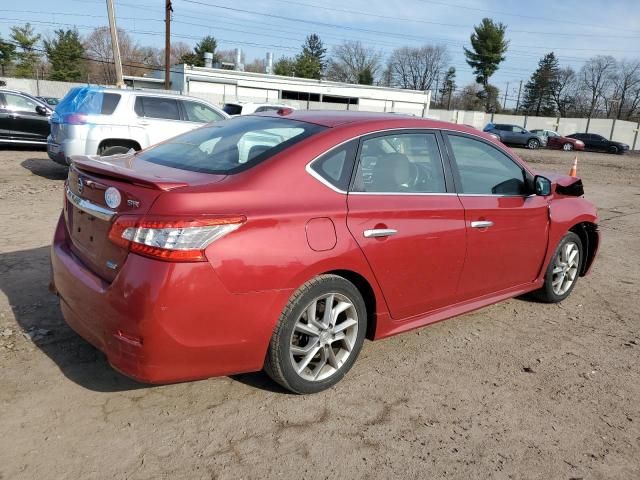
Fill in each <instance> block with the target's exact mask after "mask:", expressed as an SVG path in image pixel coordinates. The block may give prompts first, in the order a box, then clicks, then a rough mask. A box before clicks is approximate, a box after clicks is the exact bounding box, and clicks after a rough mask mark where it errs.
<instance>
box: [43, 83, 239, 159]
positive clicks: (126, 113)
mask: <svg viewBox="0 0 640 480" xmlns="http://www.w3.org/2000/svg"><path fill="white" fill-rule="evenodd" d="M225 118H229V115H227V114H226V113H225V112H224V111H222V110H221V109H219V108H218V107H215V106H214V105H211V104H210V103H208V102H205V101H204V100H200V99H197V98H193V97H187V96H184V95H176V94H168V93H156V92H152V91H143V90H122V89H116V88H102V87H92V86H88V87H77V88H73V89H71V90H70V91H69V93H67V95H66V96H65V97H64V98H63V99H62V100H61V101H60V103H59V104H58V105H57V106H56V110H55V112H54V113H53V115H52V116H51V119H50V120H49V122H50V124H51V134H50V135H49V137H48V139H47V153H48V154H49V158H51V159H52V160H53V161H55V162H58V163H60V164H62V165H68V164H69V163H70V161H69V159H70V157H71V156H73V155H96V154H98V155H103V156H107V155H114V154H117V153H126V152H127V151H129V150H130V149H132V148H133V149H134V150H141V149H143V148H146V147H148V146H150V145H153V144H156V143H158V142H161V141H163V140H166V139H168V138H171V137H174V136H176V135H178V134H180V133H183V132H186V131H188V130H191V129H194V128H196V127H199V126H201V125H203V124H204V123H208V122H214V121H216V120H223V119H225Z"/></svg>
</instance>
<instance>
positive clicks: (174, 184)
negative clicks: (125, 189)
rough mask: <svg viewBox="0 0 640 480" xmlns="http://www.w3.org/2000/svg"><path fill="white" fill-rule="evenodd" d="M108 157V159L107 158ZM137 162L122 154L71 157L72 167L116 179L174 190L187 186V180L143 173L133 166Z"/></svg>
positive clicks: (157, 188)
mask: <svg viewBox="0 0 640 480" xmlns="http://www.w3.org/2000/svg"><path fill="white" fill-rule="evenodd" d="M106 158H108V160H105V159H106ZM135 162H140V160H137V159H136V158H135V156H134V155H131V154H128V153H126V154H122V155H112V156H110V157H100V156H98V155H76V156H72V157H71V165H72V167H74V168H76V169H78V170H82V171H85V172H89V173H95V174H98V175H100V176H103V177H108V178H111V179H113V180H116V181H118V180H119V181H122V180H125V181H127V182H130V183H133V184H136V185H141V186H143V187H147V188H154V189H156V190H164V191H166V192H168V191H169V190H174V189H176V188H181V187H186V186H188V185H189V183H187V182H181V181H179V180H176V179H175V178H166V177H161V176H157V175H153V174H149V173H143V172H142V171H140V170H136V169H134V167H133V164H134V163H135Z"/></svg>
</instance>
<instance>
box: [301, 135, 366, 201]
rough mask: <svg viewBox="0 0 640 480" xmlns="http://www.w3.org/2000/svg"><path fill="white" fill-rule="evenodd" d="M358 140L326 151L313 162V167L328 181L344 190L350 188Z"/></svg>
mask: <svg viewBox="0 0 640 480" xmlns="http://www.w3.org/2000/svg"><path fill="white" fill-rule="evenodd" d="M357 148H358V142H357V141H356V140H354V141H351V142H348V143H346V144H344V145H342V146H340V147H337V148H334V149H333V150H331V151H329V152H327V153H325V154H324V155H322V156H321V157H320V158H318V159H317V160H316V161H314V162H313V163H312V164H311V169H312V170H313V171H314V172H316V173H317V174H318V175H320V176H321V177H322V178H323V179H324V180H325V181H326V182H327V183H329V184H331V185H333V186H334V187H336V188H337V189H338V190H342V191H344V192H346V191H347V188H349V181H350V180H351V172H352V171H353V163H354V160H355V154H356V150H357Z"/></svg>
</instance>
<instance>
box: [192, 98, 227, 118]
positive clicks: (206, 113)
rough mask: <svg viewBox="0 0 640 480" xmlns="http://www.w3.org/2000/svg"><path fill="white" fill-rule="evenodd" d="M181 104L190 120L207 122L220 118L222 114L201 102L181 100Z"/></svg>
mask: <svg viewBox="0 0 640 480" xmlns="http://www.w3.org/2000/svg"><path fill="white" fill-rule="evenodd" d="M182 105H184V110H185V112H186V114H187V120H189V121H190V122H197V123H209V122H215V121H217V120H222V115H220V114H219V113H218V112H216V111H215V110H214V109H213V108H210V107H208V106H206V105H204V104H202V103H199V102H188V101H186V100H183V102H182Z"/></svg>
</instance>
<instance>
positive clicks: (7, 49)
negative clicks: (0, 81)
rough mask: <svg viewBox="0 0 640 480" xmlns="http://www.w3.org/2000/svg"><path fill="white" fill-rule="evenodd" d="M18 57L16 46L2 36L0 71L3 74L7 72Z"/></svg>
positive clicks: (0, 42) (0, 38) (0, 39)
mask: <svg viewBox="0 0 640 480" xmlns="http://www.w3.org/2000/svg"><path fill="white" fill-rule="evenodd" d="M15 58H16V46H15V45H13V44H11V43H8V42H5V41H3V40H2V37H0V73H2V76H5V75H6V74H7V71H8V70H9V68H10V67H11V66H12V65H13V61H14V60H15Z"/></svg>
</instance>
